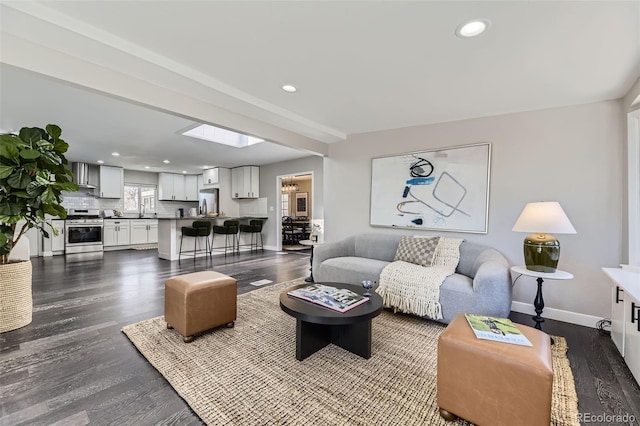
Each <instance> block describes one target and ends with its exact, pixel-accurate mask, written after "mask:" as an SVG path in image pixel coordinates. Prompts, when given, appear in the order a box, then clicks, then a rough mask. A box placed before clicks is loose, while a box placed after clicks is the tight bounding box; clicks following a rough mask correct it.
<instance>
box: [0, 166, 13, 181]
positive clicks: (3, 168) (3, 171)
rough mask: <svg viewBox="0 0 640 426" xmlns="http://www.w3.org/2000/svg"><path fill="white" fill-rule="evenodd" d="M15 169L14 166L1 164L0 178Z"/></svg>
mask: <svg viewBox="0 0 640 426" xmlns="http://www.w3.org/2000/svg"><path fill="white" fill-rule="evenodd" d="M14 170H15V167H14V166H0V179H4V178H6V177H7V176H9V175H10V174H11V172H13V171H14Z"/></svg>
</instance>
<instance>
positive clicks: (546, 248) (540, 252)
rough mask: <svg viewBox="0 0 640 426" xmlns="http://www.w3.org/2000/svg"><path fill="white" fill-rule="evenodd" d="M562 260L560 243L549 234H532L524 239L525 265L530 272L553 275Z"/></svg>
mask: <svg viewBox="0 0 640 426" xmlns="http://www.w3.org/2000/svg"><path fill="white" fill-rule="evenodd" d="M559 259H560V243H559V242H558V240H556V239H555V238H554V237H552V236H551V235H549V234H531V235H528V236H527V237H526V238H525V239H524V264H525V266H526V268H527V269H528V270H530V271H536V272H549V273H553V272H555V271H556V269H557V267H558V260H559Z"/></svg>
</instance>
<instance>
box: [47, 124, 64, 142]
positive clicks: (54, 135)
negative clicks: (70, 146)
mask: <svg viewBox="0 0 640 426" xmlns="http://www.w3.org/2000/svg"><path fill="white" fill-rule="evenodd" d="M45 129H46V130H47V133H49V135H50V136H51V139H53V141H54V142H55V141H57V140H58V139H59V138H60V135H61V134H62V129H60V127H58V126H56V125H55V124H47V127H45Z"/></svg>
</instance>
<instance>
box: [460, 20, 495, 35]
mask: <svg viewBox="0 0 640 426" xmlns="http://www.w3.org/2000/svg"><path fill="white" fill-rule="evenodd" d="M489 24H490V21H489V20H488V19H474V20H473V21H469V22H467V23H465V24H462V25H460V26H459V27H458V28H457V29H456V35H457V36H458V37H462V38H469V37H476V36H479V35H480V34H482V33H483V32H485V31H486V30H487V28H489Z"/></svg>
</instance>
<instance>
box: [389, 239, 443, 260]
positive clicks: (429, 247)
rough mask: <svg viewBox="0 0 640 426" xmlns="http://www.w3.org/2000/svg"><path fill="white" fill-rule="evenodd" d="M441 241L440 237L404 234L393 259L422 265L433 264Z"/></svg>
mask: <svg viewBox="0 0 640 426" xmlns="http://www.w3.org/2000/svg"><path fill="white" fill-rule="evenodd" d="M439 241H440V237H429V238H425V237H420V238H413V237H407V236H405V235H403V236H402V238H401V239H400V244H398V250H397V251H396V257H395V259H393V260H394V261H396V260H402V261H404V262H409V263H414V264H416V265H420V266H431V265H433V258H434V256H435V254H436V248H437V247H438V242H439Z"/></svg>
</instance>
